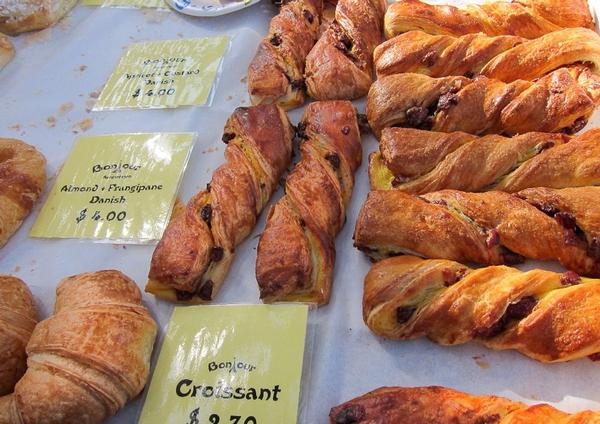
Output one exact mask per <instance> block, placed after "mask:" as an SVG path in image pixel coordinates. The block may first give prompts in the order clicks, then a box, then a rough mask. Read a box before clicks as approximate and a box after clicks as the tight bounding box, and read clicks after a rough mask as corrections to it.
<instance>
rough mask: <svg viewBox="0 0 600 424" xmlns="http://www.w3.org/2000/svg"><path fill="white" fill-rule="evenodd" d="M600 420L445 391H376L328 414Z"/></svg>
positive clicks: (443, 422) (479, 422) (349, 419)
mask: <svg viewBox="0 0 600 424" xmlns="http://www.w3.org/2000/svg"><path fill="white" fill-rule="evenodd" d="M598 422H600V414H598V413H595V412H592V411H583V412H578V413H575V414H568V413H566V412H562V411H559V410H558V409H555V408H553V407H552V406H550V405H548V404H537V405H531V406H529V405H526V404H524V403H521V402H513V401H511V400H509V399H506V398H502V397H497V396H473V395H470V394H467V393H463V392H459V391H456V390H452V389H447V388H445V387H437V386H430V387H380V388H379V389H377V390H373V391H372V392H369V393H367V394H365V395H362V396H359V397H357V398H355V399H352V400H350V401H348V402H345V403H343V404H342V405H339V406H336V407H335V408H332V409H331V412H330V413H329V423H330V424H396V423H410V424H430V423H437V424H450V423H452V424H527V423H530V424H534V423H544V424H592V423H598Z"/></svg>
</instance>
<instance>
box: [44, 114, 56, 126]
mask: <svg viewBox="0 0 600 424" xmlns="http://www.w3.org/2000/svg"><path fill="white" fill-rule="evenodd" d="M46 122H47V123H48V126H49V127H50V128H54V127H55V126H56V118H55V117H54V116H49V117H47V118H46Z"/></svg>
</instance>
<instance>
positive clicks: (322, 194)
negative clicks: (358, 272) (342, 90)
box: [256, 101, 362, 305]
mask: <svg viewBox="0 0 600 424" xmlns="http://www.w3.org/2000/svg"><path fill="white" fill-rule="evenodd" d="M298 128H299V132H300V137H301V138H302V139H303V140H304V142H303V143H302V144H301V146H300V152H301V154H302V159H301V160H300V162H298V164H297V165H296V167H295V168H294V170H293V171H292V172H291V173H290V174H289V175H288V177H287V181H286V184H285V192H286V195H285V196H284V197H282V198H281V199H279V201H278V202H277V203H276V204H275V205H274V206H273V207H272V208H271V209H270V210H269V215H268V217H267V223H266V226H265V230H264V232H263V233H262V235H261V237H260V241H259V243H258V256H257V258H256V279H257V281H258V284H259V287H260V297H261V299H263V301H265V302H273V301H304V302H311V303H317V304H319V305H322V304H326V303H328V302H329V296H330V293H331V284H332V281H333V268H334V262H335V236H336V235H337V234H338V232H339V231H340V230H341V228H342V226H343V225H344V222H345V216H346V208H347V206H348V203H349V202H350V197H351V195H352V188H353V186H354V172H356V169H357V168H358V167H359V166H360V163H361V158H362V148H361V144H360V133H359V128H358V121H357V115H356V109H354V106H352V103H350V102H349V101H327V102H315V103H311V104H310V105H309V106H308V107H307V108H306V111H305V112H304V117H303V118H302V122H301V123H300V124H299V125H298Z"/></svg>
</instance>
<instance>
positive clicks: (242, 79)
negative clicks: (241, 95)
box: [240, 75, 248, 84]
mask: <svg viewBox="0 0 600 424" xmlns="http://www.w3.org/2000/svg"><path fill="white" fill-rule="evenodd" d="M247 81H248V75H244V76H243V77H242V78H240V82H243V83H244V84H246V82H247Z"/></svg>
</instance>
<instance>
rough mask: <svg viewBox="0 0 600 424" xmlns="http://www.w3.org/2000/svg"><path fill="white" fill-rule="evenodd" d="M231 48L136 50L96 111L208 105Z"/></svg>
mask: <svg viewBox="0 0 600 424" xmlns="http://www.w3.org/2000/svg"><path fill="white" fill-rule="evenodd" d="M228 44H229V37H209V38H196V39H189V40H170V41H154V42H148V43H138V44H133V45H131V46H130V47H129V49H128V50H127V52H126V53H125V55H124V56H123V57H122V58H121V60H120V62H119V64H118V65H117V68H116V69H115V71H114V72H113V73H112V75H111V77H110V78H109V80H108V82H107V83H106V85H105V86H104V88H103V89H102V92H101V93H100V97H99V98H98V101H97V102H96V105H95V106H94V110H105V109H118V108H170V107H178V106H190V105H204V104H206V103H207V101H208V100H209V97H210V94H211V91H212V87H213V84H214V81H215V78H216V76H217V72H218V70H219V67H220V64H221V60H222V58H223V55H224V54H225V50H226V48H227V45H228Z"/></svg>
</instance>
